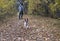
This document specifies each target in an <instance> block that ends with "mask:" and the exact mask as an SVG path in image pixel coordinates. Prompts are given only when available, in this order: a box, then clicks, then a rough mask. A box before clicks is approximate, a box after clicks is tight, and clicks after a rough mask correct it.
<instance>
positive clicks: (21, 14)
mask: <svg viewBox="0 0 60 41" xmlns="http://www.w3.org/2000/svg"><path fill="white" fill-rule="evenodd" d="M18 9H19V19H22V18H23V11H24V7H23V3H21V4H20V5H19V7H18Z"/></svg>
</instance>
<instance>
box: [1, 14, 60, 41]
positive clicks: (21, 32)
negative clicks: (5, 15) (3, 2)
mask: <svg viewBox="0 0 60 41" xmlns="http://www.w3.org/2000/svg"><path fill="white" fill-rule="evenodd" d="M27 17H28V19H29V27H30V28H28V29H26V28H24V26H23V21H24V19H21V20H19V19H18V17H17V16H16V17H13V18H11V19H9V21H7V22H6V23H3V24H2V25H1V26H0V41H60V29H59V28H60V20H57V19H52V18H48V17H41V16H33V15H24V18H27Z"/></svg>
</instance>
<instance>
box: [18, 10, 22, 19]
mask: <svg viewBox="0 0 60 41" xmlns="http://www.w3.org/2000/svg"><path fill="white" fill-rule="evenodd" d="M22 18H23V11H21V12H20V13H19V19H22Z"/></svg>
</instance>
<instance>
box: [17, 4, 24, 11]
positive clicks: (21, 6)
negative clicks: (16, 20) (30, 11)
mask: <svg viewBox="0 0 60 41" xmlns="http://www.w3.org/2000/svg"><path fill="white" fill-rule="evenodd" d="M18 10H19V12H21V11H23V10H24V7H23V5H21V4H20V5H19V7H18Z"/></svg>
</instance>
